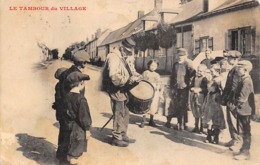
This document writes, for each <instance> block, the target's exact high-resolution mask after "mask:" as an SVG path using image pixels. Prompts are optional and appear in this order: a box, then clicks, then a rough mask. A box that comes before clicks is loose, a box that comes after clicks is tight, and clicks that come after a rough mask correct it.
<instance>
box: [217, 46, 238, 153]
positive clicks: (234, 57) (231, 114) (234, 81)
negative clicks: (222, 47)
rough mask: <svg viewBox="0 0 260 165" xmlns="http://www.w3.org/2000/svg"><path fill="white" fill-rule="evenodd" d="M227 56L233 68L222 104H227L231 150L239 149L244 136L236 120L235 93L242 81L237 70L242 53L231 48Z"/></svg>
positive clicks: (228, 145)
mask: <svg viewBox="0 0 260 165" xmlns="http://www.w3.org/2000/svg"><path fill="white" fill-rule="evenodd" d="M224 57H225V58H227V60H228V63H229V64H230V65H231V67H232V69H231V70H230V71H229V73H228V76H227V80H226V85H225V88H224V90H223V94H222V105H224V106H227V119H226V120H227V123H228V128H229V133H230V136H231V141H229V142H228V143H227V144H226V146H227V147H230V150H238V149H239V148H240V146H241V144H242V138H241V137H240V136H239V134H238V130H237V128H236V125H235V122H236V118H237V113H236V111H235V105H234V103H235V101H236V100H235V93H236V90H237V86H238V83H239V81H240V76H239V74H238V72H237V63H238V61H239V60H240V57H241V53H240V52H238V51H236V50H231V51H229V52H228V53H227V54H224Z"/></svg>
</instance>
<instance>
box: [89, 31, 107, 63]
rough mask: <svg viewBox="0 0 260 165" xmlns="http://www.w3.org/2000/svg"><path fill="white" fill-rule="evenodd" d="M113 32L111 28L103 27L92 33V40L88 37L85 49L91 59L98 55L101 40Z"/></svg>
mask: <svg viewBox="0 0 260 165" xmlns="http://www.w3.org/2000/svg"><path fill="white" fill-rule="evenodd" d="M110 32H111V30H110V29H106V30H104V31H101V29H100V28H99V29H97V31H96V33H95V34H92V38H91V40H90V41H88V39H87V43H86V45H85V50H86V51H87V52H88V54H89V55H90V60H91V61H93V60H94V59H95V58H96V57H97V56H98V49H97V47H98V46H99V45H100V44H101V42H102V41H103V40H104V39H105V38H106V37H107V36H108V35H109V33H110Z"/></svg>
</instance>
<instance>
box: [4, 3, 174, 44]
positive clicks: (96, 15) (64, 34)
mask: <svg viewBox="0 0 260 165" xmlns="http://www.w3.org/2000/svg"><path fill="white" fill-rule="evenodd" d="M1 3H2V5H1V6H2V8H1V11H2V12H1V16H2V23H3V24H2V27H1V28H2V31H1V32H2V33H4V35H8V36H7V37H9V38H10V35H13V37H14V38H10V40H9V42H10V43H9V46H10V44H13V43H14V42H17V39H16V37H18V38H27V39H28V44H29V42H32V43H30V44H35V42H37V41H39V42H44V43H45V44H46V45H47V46H48V47H50V48H60V49H64V47H66V46H69V44H71V43H73V42H80V41H82V40H84V41H85V40H86V38H87V37H88V38H91V35H92V34H94V33H95V31H96V30H97V29H98V28H101V29H102V30H104V29H107V28H109V29H111V30H116V29H117V28H120V27H122V26H125V25H127V24H128V23H130V22H132V21H134V20H135V19H136V18H137V12H138V10H143V11H145V13H147V12H149V11H151V10H152V9H153V7H154V0H8V1H2V2H1ZM178 4H179V0H163V7H164V8H174V7H176V6H177V5H178ZM14 6H16V7H20V6H27V7H28V6H36V7H39V6H41V7H49V8H51V7H53V6H54V7H58V8H59V7H63V6H69V7H70V6H72V7H74V6H83V7H86V8H87V9H86V11H60V10H58V11H19V10H17V11H11V10H9V7H14ZM18 9H19V8H18ZM18 41H21V42H22V43H18V44H25V43H23V42H24V41H23V40H18Z"/></svg>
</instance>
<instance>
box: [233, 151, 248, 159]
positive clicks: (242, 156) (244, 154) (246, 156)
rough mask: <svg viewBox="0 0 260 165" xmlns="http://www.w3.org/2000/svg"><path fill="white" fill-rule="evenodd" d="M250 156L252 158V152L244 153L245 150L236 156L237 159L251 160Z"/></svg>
mask: <svg viewBox="0 0 260 165" xmlns="http://www.w3.org/2000/svg"><path fill="white" fill-rule="evenodd" d="M249 158H250V154H249V153H243V152H241V153H240V154H238V155H235V156H234V159H235V160H249Z"/></svg>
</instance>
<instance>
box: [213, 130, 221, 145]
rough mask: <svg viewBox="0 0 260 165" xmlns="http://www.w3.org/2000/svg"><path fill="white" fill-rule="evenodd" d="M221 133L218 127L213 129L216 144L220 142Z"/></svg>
mask: <svg viewBox="0 0 260 165" xmlns="http://www.w3.org/2000/svg"><path fill="white" fill-rule="evenodd" d="M219 133H220V130H219V129H218V128H215V129H214V130H213V135H214V140H213V143H214V144H218V143H219Z"/></svg>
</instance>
